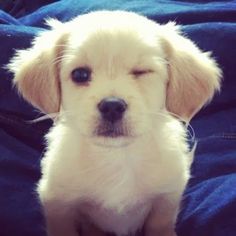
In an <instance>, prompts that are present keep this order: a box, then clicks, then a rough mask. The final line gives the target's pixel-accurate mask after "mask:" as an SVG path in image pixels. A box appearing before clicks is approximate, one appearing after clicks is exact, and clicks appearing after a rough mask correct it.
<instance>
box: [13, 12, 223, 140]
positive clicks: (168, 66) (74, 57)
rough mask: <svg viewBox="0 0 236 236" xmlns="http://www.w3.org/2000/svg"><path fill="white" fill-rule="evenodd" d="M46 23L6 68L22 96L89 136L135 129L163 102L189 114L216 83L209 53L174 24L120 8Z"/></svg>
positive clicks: (153, 117)
mask: <svg viewBox="0 0 236 236" xmlns="http://www.w3.org/2000/svg"><path fill="white" fill-rule="evenodd" d="M50 24H51V25H52V30H50V31H47V32H43V33H41V34H40V35H39V36H38V37H36V39H35V41H34V44H33V46H32V47H31V48H30V49H28V50H23V51H18V52H17V54H16V56H15V57H14V58H13V59H12V61H11V63H10V65H9V68H10V69H11V71H12V72H14V74H15V78H14V82H15V83H16V85H17V87H18V89H19V91H20V93H22V95H23V96H24V97H25V98H26V99H27V100H28V101H30V102H31V103H32V104H33V105H35V106H36V107H38V108H39V109H41V110H42V111H43V112H45V113H55V112H59V113H60V114H61V116H62V117H63V119H64V122H65V123H66V124H67V125H68V126H71V127H72V128H73V129H74V130H77V131H78V133H80V134H83V135H85V136H87V137H93V138H96V139H103V140H106V139H113V140H118V139H130V138H133V137H138V136H140V135H142V134H145V133H148V132H150V131H152V130H153V129H155V125H156V123H157V122H158V114H159V115H160V117H161V114H162V113H163V112H165V110H166V109H167V110H168V111H170V112H172V113H175V114H176V115H178V116H180V117H182V118H183V119H185V120H186V121H189V120H190V119H191V118H192V116H193V115H194V114H195V113H196V112H197V111H198V110H199V109H200V108H201V107H202V106H203V105H204V104H205V103H206V102H207V101H208V100H209V99H211V98H212V96H213V94H214V91H215V90H218V89H219V86H220V75H221V71H220V69H219V68H218V67H217V65H216V63H215V61H214V60H213V59H211V58H210V55H209V54H208V53H203V52H201V51H200V50H199V49H198V48H197V47H196V46H195V45H194V44H193V43H192V42H191V41H190V40H189V39H187V38H185V37H183V36H182V35H181V34H180V32H179V30H178V27H177V26H175V25H174V24H171V23H169V24H167V25H159V24H157V23H155V22H153V21H150V20H148V19H147V18H145V17H143V16H139V15H137V14H134V13H129V12H122V11H113V12H110V11H100V12H93V13H89V14H86V15H82V16H79V17H77V18H75V19H74V20H72V21H70V22H67V23H60V22H57V21H55V20H53V21H50Z"/></svg>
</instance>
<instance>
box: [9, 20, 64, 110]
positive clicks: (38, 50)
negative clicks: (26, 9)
mask: <svg viewBox="0 0 236 236" xmlns="http://www.w3.org/2000/svg"><path fill="white" fill-rule="evenodd" d="M49 24H50V25H51V26H53V27H54V28H53V29H52V30H49V31H44V32H42V33H41V34H39V36H37V37H36V38H35V39H34V41H33V45H32V47H31V48H29V49H26V50H19V51H17V52H16V54H15V56H14V57H13V58H12V59H11V61H10V63H9V65H8V68H9V69H10V71H11V72H13V73H14V84H15V85H16V86H17V88H18V90H19V92H20V93H21V94H22V95H23V97H24V98H25V99H26V100H28V101H29V102H31V103H32V104H33V105H34V106H35V107H37V108H39V109H40V110H41V111H43V112H45V113H54V112H58V111H59V109H60V82H59V67H60V63H59V61H60V60H59V58H60V57H61V56H62V52H63V47H64V45H65V41H66V38H67V36H66V34H65V33H64V31H63V24H62V23H60V22H58V21H56V20H50V22H49Z"/></svg>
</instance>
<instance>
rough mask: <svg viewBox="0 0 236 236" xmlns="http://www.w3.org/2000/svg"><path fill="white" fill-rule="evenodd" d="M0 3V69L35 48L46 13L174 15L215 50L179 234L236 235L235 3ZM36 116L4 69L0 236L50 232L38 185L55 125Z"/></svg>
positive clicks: (0, 86) (0, 72) (162, 18)
mask: <svg viewBox="0 0 236 236" xmlns="http://www.w3.org/2000/svg"><path fill="white" fill-rule="evenodd" d="M26 2H27V3H26ZM0 7H1V8H2V10H0V66H2V65H5V64H6V63H7V62H8V60H9V58H10V57H11V56H12V54H13V53H14V50H15V49H19V48H26V47H28V46H29V45H30V41H31V39H32V37H33V36H34V35H35V34H36V33H37V32H38V31H40V30H42V29H43V28H45V25H44V20H43V19H44V18H47V17H48V16H50V17H56V18H58V19H60V20H62V21H67V20H69V19H71V18H72V17H74V16H76V15H78V14H82V13H86V12H89V11H92V10H98V9H123V10H130V11H135V12H138V13H141V14H144V15H146V16H148V17H149V18H151V19H154V20H156V21H158V22H161V23H165V22H168V21H169V20H174V21H176V22H177V23H178V24H182V25H183V31H184V32H185V33H186V34H187V35H188V36H189V37H190V38H191V39H193V40H194V41H195V42H196V43H197V45H198V46H199V47H200V48H202V49H203V50H205V51H213V55H214V57H215V58H216V60H217V61H218V63H219V64H220V66H221V68H222V69H223V72H224V81H223V86H222V91H221V93H220V94H218V95H217V96H215V98H214V100H213V102H212V103H211V104H210V105H209V106H207V107H205V108H204V109H202V111H201V112H200V113H199V114H198V115H197V116H196V117H195V118H194V119H193V121H192V126H193V128H194V130H195V133H196V139H197V141H198V146H197V150H196V157H195V160H194V162H193V165H192V170H191V171H192V172H191V173H192V178H191V180H190V181H189V184H188V187H187V189H186V191H185V193H184V196H183V203H182V207H181V211H180V214H179V217H178V222H177V225H176V231H177V233H178V235H182V236H210V235H212V236H222V235H223V236H235V235H236V1H229V0H224V1H223V0H222V1H213V0H205V1H204V0H198V1H197V0H195V1H193V0H192V1H191V0H189V1H188V0H179V1H175V0H146V1H144V0H136V1H134V0H115V1H104V0H100V1H95V0H87V1H86V0H80V1H77V0H61V1H45V0H35V1H31V3H30V1H23V0H17V1H10V0H8V1H1V2H0ZM38 116H39V114H38V112H37V111H36V110H35V109H34V108H32V107H31V106H30V105H29V104H27V103H26V102H25V101H23V100H22V99H21V98H19V97H18V95H17V93H16V92H15V91H14V89H12V85H11V75H9V74H8V73H7V72H6V71H5V70H4V69H0V236H45V235H46V233H45V224H44V219H43V216H42V214H41V210H40V205H39V201H38V199H37V195H36V194H35V192H34V189H35V184H36V182H37V181H38V179H39V178H40V169H39V163H40V157H41V153H42V151H43V148H44V141H43V135H44V134H45V132H47V130H48V128H49V127H50V125H51V123H50V121H44V122H39V123H36V124H30V123H29V122H28V120H31V119H34V118H36V117H38ZM170 174H171V173H170Z"/></svg>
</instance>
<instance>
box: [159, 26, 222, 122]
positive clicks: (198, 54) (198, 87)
mask: <svg viewBox="0 0 236 236" xmlns="http://www.w3.org/2000/svg"><path fill="white" fill-rule="evenodd" d="M161 27H162V36H163V38H162V39H161V40H162V43H163V46H164V50H165V53H166V57H167V61H168V70H169V71H168V72H169V81H168V85H167V98H166V106H167V109H168V110H169V111H170V112H172V113H175V114H177V115H178V116H180V117H181V118H183V119H184V120H186V121H189V120H190V119H191V118H192V117H193V116H194V115H195V114H196V113H197V112H198V111H199V110H200V109H201V107H202V106H203V105H204V104H205V103H206V102H207V101H209V100H210V99H211V98H212V97H213V95H214V92H215V91H217V90H219V89H220V78H221V70H220V69H219V67H218V65H217V63H216V62H215V61H214V59H212V58H211V54H210V53H209V52H205V53H204V52H202V51H201V50H200V49H199V48H198V47H197V46H196V45H195V44H194V43H193V42H192V41H190V40H189V39H187V38H186V37H184V36H182V35H181V34H180V31H179V27H178V26H176V25H175V24H174V23H168V24H167V25H163V26H161Z"/></svg>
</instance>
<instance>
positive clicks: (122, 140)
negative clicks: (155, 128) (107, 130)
mask: <svg viewBox="0 0 236 236" xmlns="http://www.w3.org/2000/svg"><path fill="white" fill-rule="evenodd" d="M134 140H135V138H134V137H131V136H130V137H129V136H117V137H116V138H114V137H109V136H94V137H93V138H92V143H93V144H94V145H96V146H100V147H104V148H123V147H127V146H129V145H130V144H132V143H133V142H134Z"/></svg>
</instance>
